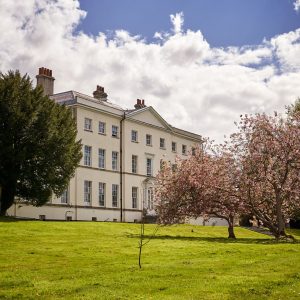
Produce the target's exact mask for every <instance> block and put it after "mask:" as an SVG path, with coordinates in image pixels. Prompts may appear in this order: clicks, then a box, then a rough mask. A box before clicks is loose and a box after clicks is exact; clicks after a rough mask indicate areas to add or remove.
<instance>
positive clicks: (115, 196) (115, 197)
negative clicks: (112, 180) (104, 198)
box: [112, 184, 119, 207]
mask: <svg viewBox="0 0 300 300" xmlns="http://www.w3.org/2000/svg"><path fill="white" fill-rule="evenodd" d="M118 189H119V186H118V185H117V184H113V185H112V207H118Z"/></svg>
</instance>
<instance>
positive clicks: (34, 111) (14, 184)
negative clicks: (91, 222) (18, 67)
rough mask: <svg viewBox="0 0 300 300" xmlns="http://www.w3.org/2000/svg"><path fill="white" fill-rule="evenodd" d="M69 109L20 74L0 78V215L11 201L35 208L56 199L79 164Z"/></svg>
mask: <svg viewBox="0 0 300 300" xmlns="http://www.w3.org/2000/svg"><path fill="white" fill-rule="evenodd" d="M76 134H77V130H76V124H75V121H74V119H73V117H72V113H71V111H70V109H69V108H67V107H65V106H64V105H59V104H56V103H55V102H54V101H53V100H51V99H49V98H48V96H43V90H42V88H41V87H40V86H38V87H36V88H33V86H32V82H31V79H30V78H29V76H28V75H27V74H26V75H25V76H21V74H20V72H19V71H15V72H14V71H9V72H8V73H7V74H2V73H0V215H5V213H6V211H7V209H8V208H9V207H10V206H11V205H12V204H13V202H14V199H15V197H20V198H21V199H22V200H24V201H28V203H31V204H33V205H36V206H41V205H43V204H45V203H46V202H47V201H48V200H49V198H50V197H51V195H52V194H53V193H54V194H56V195H60V194H61V193H62V192H63V191H64V189H65V188H66V187H67V185H68V182H69V180H70V179H71V177H72V176H73V175H74V172H75V169H76V167H77V166H78V164H79V161H80V159H81V155H82V154H81V141H76Z"/></svg>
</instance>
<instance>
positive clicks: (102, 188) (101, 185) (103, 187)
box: [99, 182, 105, 206]
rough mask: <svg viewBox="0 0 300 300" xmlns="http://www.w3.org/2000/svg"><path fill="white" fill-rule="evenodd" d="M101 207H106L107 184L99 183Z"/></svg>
mask: <svg viewBox="0 0 300 300" xmlns="http://www.w3.org/2000/svg"><path fill="white" fill-rule="evenodd" d="M99 206H105V183H103V182H99Z"/></svg>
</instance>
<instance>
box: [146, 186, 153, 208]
mask: <svg viewBox="0 0 300 300" xmlns="http://www.w3.org/2000/svg"><path fill="white" fill-rule="evenodd" d="M147 208H148V209H149V210H152V209H153V188H151V187H150V188H148V190H147Z"/></svg>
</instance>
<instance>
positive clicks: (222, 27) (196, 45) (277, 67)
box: [0, 0, 300, 141]
mask: <svg viewBox="0 0 300 300" xmlns="http://www.w3.org/2000/svg"><path fill="white" fill-rule="evenodd" d="M0 7H1V9H0V28H5V30H2V32H1V35H0V71H2V72H6V71H7V70H9V69H19V70H20V71H21V72H22V73H28V74H29V75H30V76H31V77H32V78H33V79H35V75H36V73H37V70H38V68H39V67H47V68H49V69H52V70H53V75H54V77H55V87H54V90H55V92H57V93H58V92H63V91H67V90H75V91H78V92H82V93H85V94H87V95H92V93H93V91H94V90H95V87H96V85H101V86H103V87H104V88H105V91H106V92H107V93H108V97H109V101H111V102H113V103H116V104H118V105H120V106H122V107H124V108H133V106H134V104H135V103H136V99H137V98H139V99H145V102H146V105H148V106H150V105H151V106H153V107H154V109H156V110H157V112H158V113H159V114H160V115H161V116H162V117H163V118H164V119H165V120H166V121H167V122H169V123H170V124H172V125H174V126H177V127H179V128H182V129H185V130H189V131H192V132H195V133H198V134H201V135H203V136H208V137H210V138H212V139H215V140H217V141H222V140H223V138H224V135H227V136H228V135H229V134H230V133H231V132H233V131H234V130H235V126H234V122H235V121H238V119H239V116H240V115H241V114H246V113H247V114H253V113H261V112H266V113H273V112H274V111H275V110H276V111H278V112H282V113H284V110H285V106H286V105H289V104H291V103H293V102H294V101H295V100H296V98H297V97H300V84H299V83H300V0H226V1H225V0H216V1H213V0H151V1H150V0H149V1H144V0H119V1H116V0H26V1H24V0H14V1H7V0H0ZM154 36H155V38H154Z"/></svg>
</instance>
